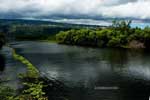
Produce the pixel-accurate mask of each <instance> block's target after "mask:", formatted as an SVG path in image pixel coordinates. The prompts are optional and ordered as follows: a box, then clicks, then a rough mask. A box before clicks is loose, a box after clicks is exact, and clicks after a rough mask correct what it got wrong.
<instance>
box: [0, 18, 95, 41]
mask: <svg viewBox="0 0 150 100" xmlns="http://www.w3.org/2000/svg"><path fill="white" fill-rule="evenodd" d="M85 27H88V28H95V27H97V26H94V25H93V26H90V25H74V24H67V23H57V22H51V21H38V20H6V19H0V32H2V33H5V34H6V37H7V41H11V40H55V34H57V33H59V32H60V31H67V30H70V29H79V28H85Z"/></svg>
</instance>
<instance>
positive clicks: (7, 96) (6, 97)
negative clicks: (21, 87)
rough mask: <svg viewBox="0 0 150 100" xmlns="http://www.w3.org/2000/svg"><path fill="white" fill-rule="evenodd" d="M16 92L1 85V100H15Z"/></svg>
mask: <svg viewBox="0 0 150 100" xmlns="http://www.w3.org/2000/svg"><path fill="white" fill-rule="evenodd" d="M14 93H15V90H14V89H12V88H11V87H9V86H5V85H0V100H13V99H12V97H13V96H14V95H15V94H14Z"/></svg>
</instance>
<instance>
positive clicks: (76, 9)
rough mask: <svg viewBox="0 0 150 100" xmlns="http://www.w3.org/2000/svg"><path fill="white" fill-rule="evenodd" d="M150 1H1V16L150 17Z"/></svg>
mask: <svg viewBox="0 0 150 100" xmlns="http://www.w3.org/2000/svg"><path fill="white" fill-rule="evenodd" d="M149 5H150V0H0V17H4V16H5V17H15V18H16V17H21V18H22V17H26V18H27V17H33V18H36V17H40V18H42V17H43V18H44V17H46V18H48V17H52V16H63V17H79V18H80V17H81V18H91V17H92V18H97V17H108V18H116V17H117V18H126V17H132V18H140V19H149V18H150V12H148V11H149V10H150V7H149Z"/></svg>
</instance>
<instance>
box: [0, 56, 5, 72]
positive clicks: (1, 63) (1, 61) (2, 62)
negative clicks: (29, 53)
mask: <svg viewBox="0 0 150 100" xmlns="http://www.w3.org/2000/svg"><path fill="white" fill-rule="evenodd" d="M4 69H5V58H4V56H3V55H2V54H0V72H3V71H4Z"/></svg>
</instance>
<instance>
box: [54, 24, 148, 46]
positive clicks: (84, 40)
mask: <svg viewBox="0 0 150 100" xmlns="http://www.w3.org/2000/svg"><path fill="white" fill-rule="evenodd" d="M130 25H131V21H113V23H112V26H110V27H108V28H97V29H79V30H75V29H72V30H69V31H61V32H60V33H59V34H57V35H56V40H57V42H58V43H60V44H69V45H81V46H93V47H126V48H150V28H149V27H145V28H144V29H141V28H131V27H130Z"/></svg>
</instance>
